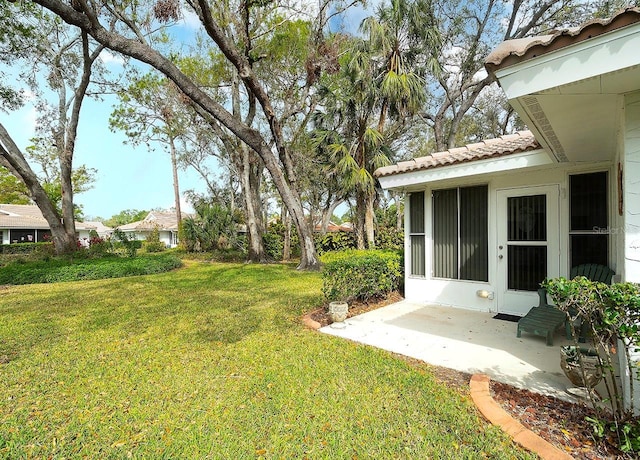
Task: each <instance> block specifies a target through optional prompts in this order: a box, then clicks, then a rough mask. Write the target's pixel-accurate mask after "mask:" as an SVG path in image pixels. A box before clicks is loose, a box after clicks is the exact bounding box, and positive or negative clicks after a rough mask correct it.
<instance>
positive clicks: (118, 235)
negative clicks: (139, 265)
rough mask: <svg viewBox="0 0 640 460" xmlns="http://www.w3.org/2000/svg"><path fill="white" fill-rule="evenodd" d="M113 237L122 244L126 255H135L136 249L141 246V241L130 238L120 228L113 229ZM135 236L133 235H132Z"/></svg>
mask: <svg viewBox="0 0 640 460" xmlns="http://www.w3.org/2000/svg"><path fill="white" fill-rule="evenodd" d="M113 237H114V238H115V239H116V240H118V241H120V243H121V244H122V246H123V247H124V248H125V249H126V251H127V255H128V256H129V257H135V256H136V254H137V252H138V249H140V248H141V247H142V241H139V240H135V239H131V238H130V237H129V236H128V235H127V234H126V233H125V232H123V231H122V230H120V229H117V228H116V229H115V230H114V231H113ZM133 238H135V237H133Z"/></svg>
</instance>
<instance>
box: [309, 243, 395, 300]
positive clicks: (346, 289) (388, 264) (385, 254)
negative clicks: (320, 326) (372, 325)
mask: <svg viewBox="0 0 640 460" xmlns="http://www.w3.org/2000/svg"><path fill="white" fill-rule="evenodd" d="M401 260H402V257H401V255H400V254H399V253H398V252H395V251H382V250H364V251H359V250H346V251H340V252H328V253H326V254H324V255H323V256H322V257H321V261H322V262H323V264H324V266H323V269H322V291H323V294H324V296H325V298H326V299H327V300H328V301H333V300H344V301H350V300H354V299H357V300H364V301H366V300H369V299H372V298H379V297H385V296H386V295H388V294H389V293H391V292H393V291H395V290H397V289H398V286H399V282H400V280H401V279H402V268H401V267H402V265H401Z"/></svg>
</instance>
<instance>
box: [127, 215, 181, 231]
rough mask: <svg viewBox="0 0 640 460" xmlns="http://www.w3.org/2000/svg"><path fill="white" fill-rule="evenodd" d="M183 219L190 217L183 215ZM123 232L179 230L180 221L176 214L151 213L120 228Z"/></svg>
mask: <svg viewBox="0 0 640 460" xmlns="http://www.w3.org/2000/svg"><path fill="white" fill-rule="evenodd" d="M182 217H183V218H185V217H190V215H189V214H185V213H182ZM118 228H119V229H120V230H122V231H136V230H139V231H147V230H154V229H156V228H157V229H158V230H173V231H177V230H178V219H177V218H176V213H175V212H162V211H151V212H150V213H149V214H147V217H145V218H144V219H143V220H138V221H136V222H131V223H130V224H125V225H121V226H120V227H118Z"/></svg>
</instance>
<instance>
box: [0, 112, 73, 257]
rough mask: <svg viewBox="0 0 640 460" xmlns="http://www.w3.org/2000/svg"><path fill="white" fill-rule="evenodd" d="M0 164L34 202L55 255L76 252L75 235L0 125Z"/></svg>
mask: <svg viewBox="0 0 640 460" xmlns="http://www.w3.org/2000/svg"><path fill="white" fill-rule="evenodd" d="M0 164H1V165H2V166H4V167H6V168H7V169H8V170H9V171H11V173H12V174H13V175H14V176H16V177H17V178H19V179H20V180H21V181H22V182H24V184H25V185H26V186H27V189H28V190H29V193H30V194H31V198H32V199H33V200H34V201H35V202H36V204H37V205H38V208H40V211H41V212H42V215H43V216H44V218H45V219H46V220H47V223H48V224H49V228H50V230H51V237H52V239H53V244H54V246H55V249H56V253H57V254H64V253H66V252H68V251H69V250H70V248H71V247H73V250H74V251H75V250H76V240H75V233H74V235H73V238H71V239H70V238H69V235H68V234H67V232H66V231H65V228H64V226H63V225H62V219H61V218H60V215H59V214H58V211H57V210H56V207H55V206H54V205H53V203H52V202H51V200H50V199H49V196H48V195H47V192H45V190H44V189H43V188H42V185H40V182H39V181H38V178H37V176H36V175H35V173H34V172H33V170H32V169H31V167H30V166H29V164H28V163H27V161H26V160H25V159H24V156H23V155H22V152H20V149H19V148H18V146H17V145H16V144H15V143H14V142H13V139H11V136H9V133H8V132H7V130H6V129H5V128H4V126H3V125H2V124H1V123H0Z"/></svg>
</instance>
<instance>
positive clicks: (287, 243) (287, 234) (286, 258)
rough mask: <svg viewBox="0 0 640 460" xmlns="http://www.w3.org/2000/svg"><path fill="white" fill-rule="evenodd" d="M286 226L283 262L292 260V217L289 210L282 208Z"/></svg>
mask: <svg viewBox="0 0 640 460" xmlns="http://www.w3.org/2000/svg"><path fill="white" fill-rule="evenodd" d="M282 214H283V219H282V223H283V224H284V244H283V247H282V261H283V262H287V261H289V260H290V259H291V217H290V216H289V213H288V212H287V208H285V207H283V208H282Z"/></svg>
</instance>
